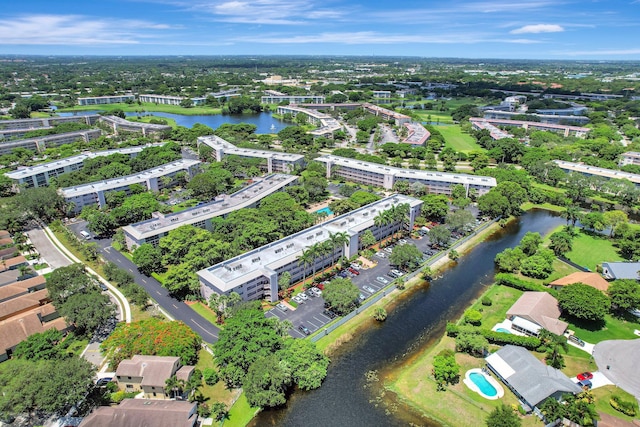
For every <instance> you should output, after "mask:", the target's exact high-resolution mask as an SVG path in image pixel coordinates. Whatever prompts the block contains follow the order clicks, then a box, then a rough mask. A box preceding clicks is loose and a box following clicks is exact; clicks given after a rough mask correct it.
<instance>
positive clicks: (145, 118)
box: [127, 116, 178, 129]
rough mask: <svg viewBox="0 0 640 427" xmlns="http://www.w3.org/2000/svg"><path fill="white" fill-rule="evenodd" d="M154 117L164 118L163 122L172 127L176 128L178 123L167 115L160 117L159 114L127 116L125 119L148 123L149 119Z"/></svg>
mask: <svg viewBox="0 0 640 427" xmlns="http://www.w3.org/2000/svg"><path fill="white" fill-rule="evenodd" d="M153 119H156V120H164V121H165V122H167V126H171V127H172V128H174V129H175V128H177V127H178V124H177V123H176V121H175V120H173V119H170V118H168V117H160V116H141V117H127V120H129V121H132V122H143V123H150V122H151V120H153Z"/></svg>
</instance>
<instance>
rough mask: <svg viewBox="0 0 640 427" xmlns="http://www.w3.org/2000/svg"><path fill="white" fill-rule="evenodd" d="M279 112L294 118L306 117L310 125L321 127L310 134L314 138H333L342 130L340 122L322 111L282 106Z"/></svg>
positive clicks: (295, 106)
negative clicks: (299, 115)
mask: <svg viewBox="0 0 640 427" xmlns="http://www.w3.org/2000/svg"><path fill="white" fill-rule="evenodd" d="M277 111H278V114H291V115H292V116H293V117H296V116H297V115H298V114H303V115H305V116H306V117H307V121H308V122H309V123H312V124H314V125H316V126H319V128H318V129H314V130H312V131H310V132H308V133H309V134H311V135H313V136H324V137H325V138H333V133H334V132H336V131H338V130H341V129H342V125H341V124H340V122H338V120H336V119H334V118H333V117H331V116H330V115H329V114H325V113H321V112H320V111H316V110H313V109H310V108H302V107H300V106H297V105H281V106H279V107H278V110H277Z"/></svg>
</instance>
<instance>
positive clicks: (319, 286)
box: [316, 283, 324, 291]
mask: <svg viewBox="0 0 640 427" xmlns="http://www.w3.org/2000/svg"><path fill="white" fill-rule="evenodd" d="M316 288H318V289H320V290H321V291H324V284H322V283H318V284H317V285H316Z"/></svg>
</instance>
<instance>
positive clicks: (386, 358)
mask: <svg viewBox="0 0 640 427" xmlns="http://www.w3.org/2000/svg"><path fill="white" fill-rule="evenodd" d="M563 223H564V220H563V219H562V218H560V217H558V216H556V215H554V214H553V213H550V212H548V211H542V210H534V211H531V212H527V213H525V214H524V215H522V217H520V218H519V219H518V220H517V221H513V222H511V223H510V224H509V225H507V227H505V228H504V229H502V230H500V231H498V232H497V233H495V234H494V235H493V236H491V237H490V238H489V239H487V240H486V241H484V242H482V243H480V244H479V245H477V246H476V247H475V248H474V249H472V250H471V251H470V252H469V253H468V254H466V255H465V256H463V257H462V258H460V260H459V262H458V263H457V264H456V265H454V266H452V267H451V268H449V269H448V270H447V271H445V272H444V274H443V275H442V276H441V277H439V278H437V279H435V280H433V281H432V282H431V284H430V285H427V284H424V285H422V286H418V287H415V288H413V289H412V290H410V291H407V294H405V295H403V296H402V297H401V298H399V301H398V302H397V303H396V305H395V306H394V307H392V308H391V309H390V310H389V315H388V317H387V320H386V321H385V322H384V323H379V324H374V322H373V321H372V322H371V327H370V328H368V329H367V330H366V331H364V332H362V333H361V334H360V335H358V336H356V337H354V339H352V340H351V341H350V342H349V343H347V344H344V345H343V346H342V347H341V349H340V350H339V352H338V354H334V355H333V356H332V360H331V365H330V366H329V374H328V376H327V378H326V380H325V382H324V383H323V385H322V387H321V388H319V389H317V390H313V391H310V392H302V391H297V392H295V393H293V395H292V396H291V398H290V399H289V402H288V403H287V406H286V407H285V408H283V409H277V410H266V411H263V412H262V413H260V414H259V415H258V416H257V417H256V419H255V420H254V421H253V422H252V424H250V425H251V426H292V427H293V426H296V427H297V426H305V427H312V426H323V427H327V426H329V427H333V426H407V425H411V424H412V423H413V425H423V426H438V425H439V424H438V423H435V422H433V421H431V420H428V419H424V418H421V417H420V416H419V415H417V414H415V413H414V412H413V411H411V410H410V409H409V408H407V407H405V406H404V405H402V404H399V403H397V402H394V401H393V397H392V396H391V397H390V396H389V394H390V393H387V396H384V397H381V395H380V393H381V391H382V389H381V387H382V377H383V376H384V375H385V372H389V371H390V370H393V369H401V368H402V365H403V363H406V362H407V361H408V360H409V359H410V358H411V356H412V355H415V354H416V352H420V351H423V350H424V349H425V348H426V347H427V346H428V345H429V344H430V343H431V342H433V340H434V339H437V338H439V337H440V336H441V335H442V333H443V332H444V325H445V323H446V321H447V320H453V319H455V318H457V317H458V316H459V315H460V313H461V312H462V311H463V310H464V309H465V308H466V307H467V305H468V304H469V303H470V302H471V301H472V300H473V299H474V298H476V297H477V296H478V295H479V294H480V293H481V292H483V290H484V289H485V288H486V287H487V286H488V285H490V284H491V283H492V282H493V276H494V263H493V259H494V257H495V255H496V254H497V253H498V252H500V251H502V250H503V249H505V248H508V247H513V246H516V245H517V244H518V243H519V241H520V239H521V238H522V236H524V234H525V233H526V232H527V231H532V232H539V233H541V234H543V235H544V234H545V233H548V232H549V231H551V230H552V229H553V228H555V227H557V226H558V225H561V224H563ZM373 370H377V371H378V372H379V377H380V379H381V380H380V382H378V383H369V386H367V385H368V384H367V381H366V373H367V372H369V371H373Z"/></svg>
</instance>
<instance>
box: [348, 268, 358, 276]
mask: <svg viewBox="0 0 640 427" xmlns="http://www.w3.org/2000/svg"><path fill="white" fill-rule="evenodd" d="M347 270H349V271H350V272H351V273H353V274H355V275H356V276H358V275H360V272H359V271H358V270H356V269H355V268H351V267H349V268H347Z"/></svg>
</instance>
